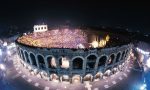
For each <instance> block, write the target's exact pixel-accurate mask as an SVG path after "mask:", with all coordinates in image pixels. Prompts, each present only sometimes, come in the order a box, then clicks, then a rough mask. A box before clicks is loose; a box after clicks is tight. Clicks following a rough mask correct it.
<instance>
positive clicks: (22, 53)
mask: <svg viewBox="0 0 150 90" xmlns="http://www.w3.org/2000/svg"><path fill="white" fill-rule="evenodd" d="M21 55H22V59H23V61H25V57H24V53H23V51H22V50H21Z"/></svg>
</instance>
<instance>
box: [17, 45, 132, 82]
mask: <svg viewBox="0 0 150 90" xmlns="http://www.w3.org/2000/svg"><path fill="white" fill-rule="evenodd" d="M16 45H17V50H18V55H19V56H20V58H21V60H22V61H23V62H25V63H27V64H28V65H30V66H31V67H33V68H36V69H38V70H39V71H40V70H41V71H45V72H47V74H48V77H50V80H58V81H68V82H70V83H74V82H84V81H93V80H96V79H100V78H101V76H102V75H105V74H107V73H106V72H108V71H109V72H111V73H113V72H114V71H115V70H116V69H119V68H120V66H121V65H123V64H124V62H125V61H126V60H127V58H128V56H129V52H130V50H131V49H132V47H133V45H132V44H127V45H122V46H116V47H111V48H103V49H99V48H92V49H69V48H36V47H31V46H26V45H23V44H20V43H18V42H17V43H16Z"/></svg>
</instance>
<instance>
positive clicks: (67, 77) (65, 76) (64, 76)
mask: <svg viewBox="0 0 150 90" xmlns="http://www.w3.org/2000/svg"><path fill="white" fill-rule="evenodd" d="M62 81H63V82H70V78H69V76H68V75H63V76H62Z"/></svg>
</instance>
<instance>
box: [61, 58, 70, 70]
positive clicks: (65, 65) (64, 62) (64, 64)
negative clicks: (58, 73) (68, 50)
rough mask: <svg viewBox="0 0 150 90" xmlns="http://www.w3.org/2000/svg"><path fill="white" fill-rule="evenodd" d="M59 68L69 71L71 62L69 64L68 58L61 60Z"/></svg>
mask: <svg viewBox="0 0 150 90" xmlns="http://www.w3.org/2000/svg"><path fill="white" fill-rule="evenodd" d="M58 61H59V66H60V68H64V69H68V68H69V65H70V62H69V58H68V57H66V56H61V57H60V58H59V59H58Z"/></svg>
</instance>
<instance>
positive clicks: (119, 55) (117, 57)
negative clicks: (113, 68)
mask: <svg viewBox="0 0 150 90" xmlns="http://www.w3.org/2000/svg"><path fill="white" fill-rule="evenodd" d="M120 58H121V52H119V53H117V56H116V63H117V62H119V61H120Z"/></svg>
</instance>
